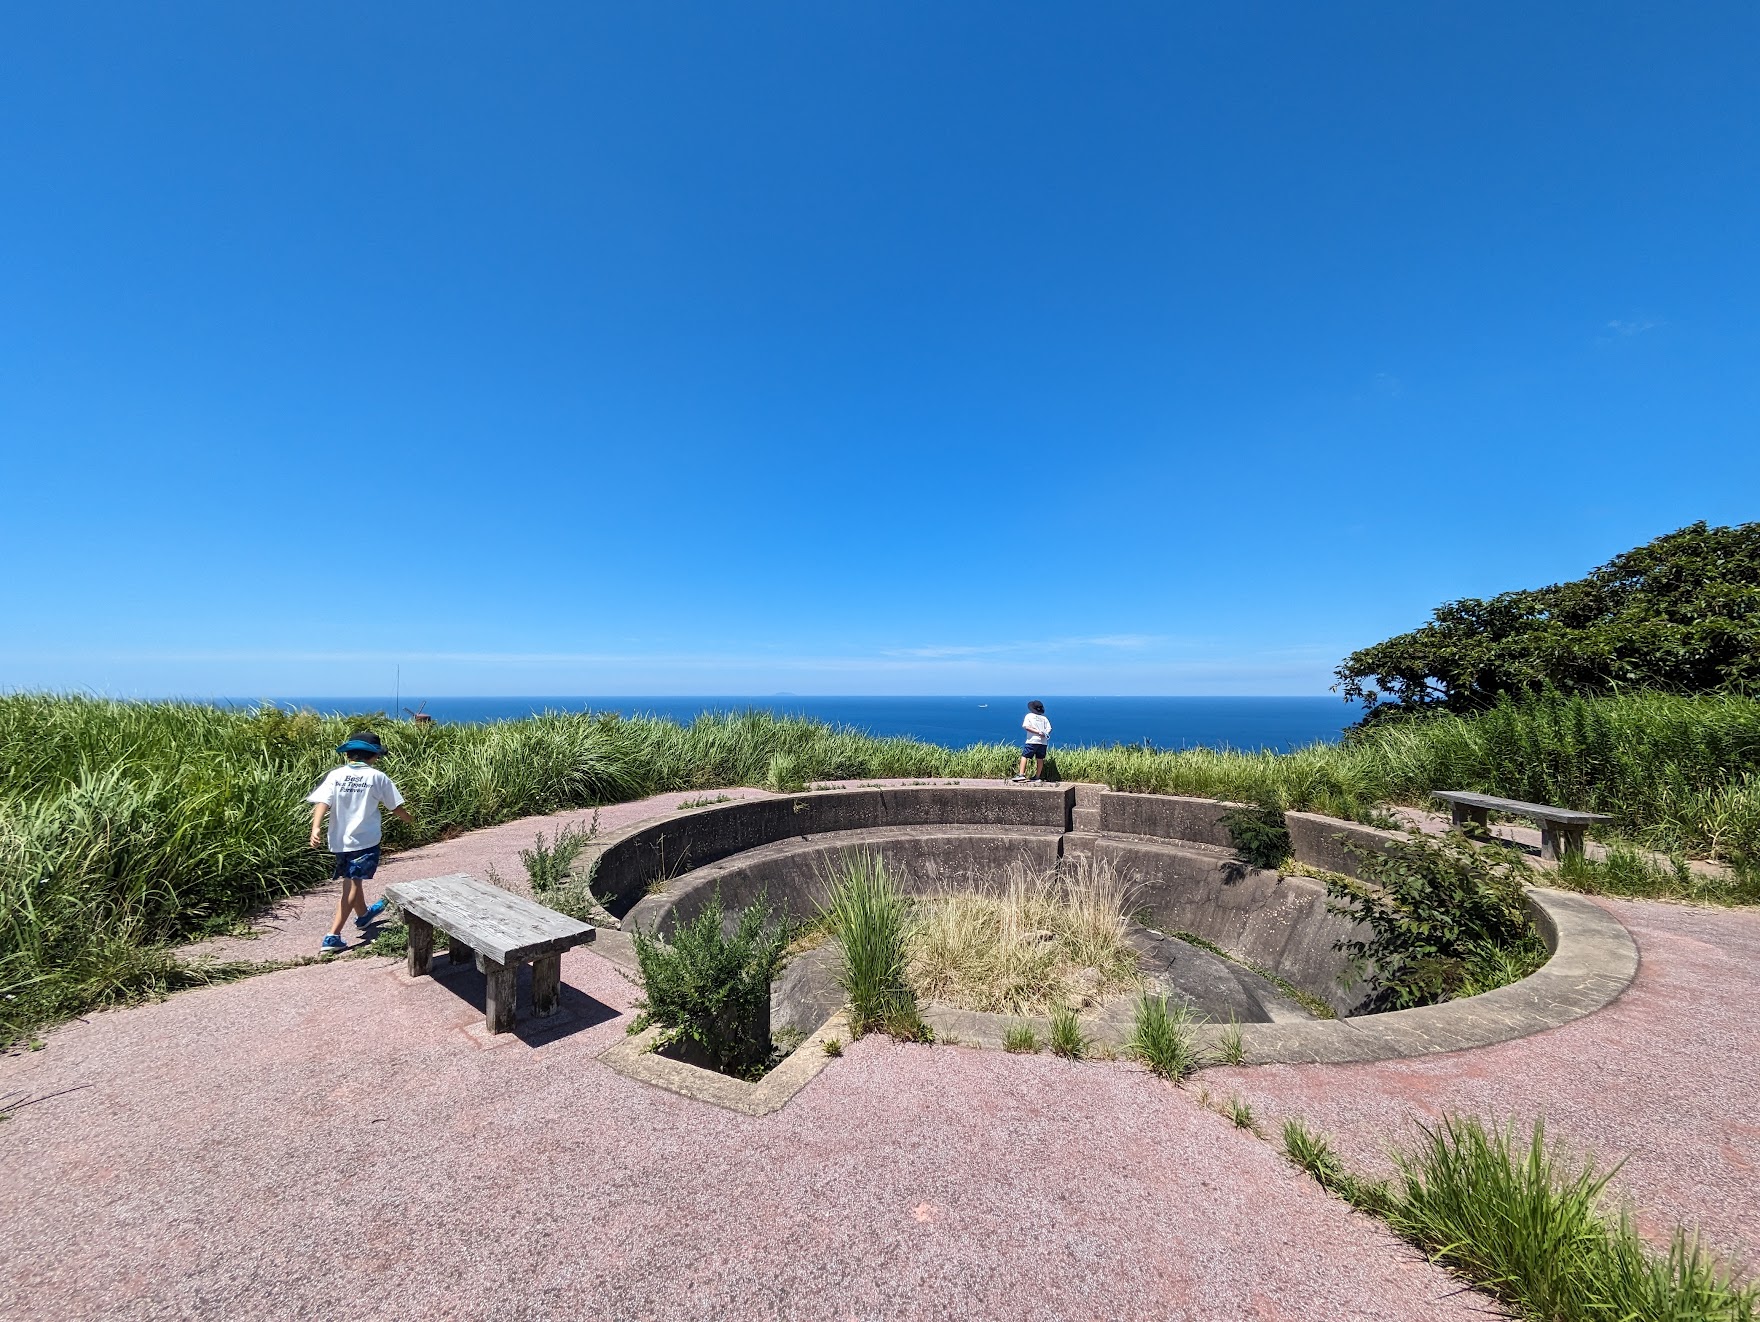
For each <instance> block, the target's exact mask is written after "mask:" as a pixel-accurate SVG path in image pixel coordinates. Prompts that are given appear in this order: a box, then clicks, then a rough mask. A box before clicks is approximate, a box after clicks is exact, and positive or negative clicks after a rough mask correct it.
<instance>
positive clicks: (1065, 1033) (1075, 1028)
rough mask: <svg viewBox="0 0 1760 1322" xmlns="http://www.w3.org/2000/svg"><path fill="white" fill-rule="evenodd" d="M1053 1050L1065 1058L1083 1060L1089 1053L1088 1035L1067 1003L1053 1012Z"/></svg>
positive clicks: (1054, 1053) (1053, 1052) (1055, 1053)
mask: <svg viewBox="0 0 1760 1322" xmlns="http://www.w3.org/2000/svg"><path fill="white" fill-rule="evenodd" d="M1051 1052H1052V1054H1053V1055H1057V1056H1062V1057H1063V1058H1064V1059H1065V1060H1081V1059H1082V1058H1083V1057H1084V1056H1086V1055H1087V1054H1088V1037H1087V1034H1085V1033H1084V1032H1082V1024H1081V1020H1079V1019H1078V1018H1076V1012H1075V1011H1074V1010H1072V1009H1070V1007H1069V1006H1067V1005H1060V1006H1058V1007H1057V1008H1056V1009H1054V1010H1053V1011H1052V1012H1051Z"/></svg>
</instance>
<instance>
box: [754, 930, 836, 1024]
mask: <svg viewBox="0 0 1760 1322" xmlns="http://www.w3.org/2000/svg"><path fill="white" fill-rule="evenodd" d="M842 973H843V947H842V946H840V945H839V944H838V943H837V942H836V941H827V942H826V943H825V944H824V945H821V946H815V947H814V948H813V949H811V950H803V951H802V952H801V953H800V954H798V955H795V956H793V957H792V958H790V959H789V961H788V963H787V964H786V965H784V967H783V970H782V972H781V973H780V974H779V975H778V976H777V978H776V980H775V981H774V982H773V983H771V985H770V1031H771V1033H772V1034H776V1033H783V1032H796V1033H811V1032H813V1031H815V1030H816V1029H817V1028H818V1027H819V1025H820V1024H822V1023H824V1022H825V1021H826V1020H827V1019H829V1018H831V1016H832V1015H834V1014H836V1013H837V1012H838V1011H839V1010H841V1009H842V1008H843V1002H844V992H843V987H842V985H841V983H840V982H839V979H840V977H841V976H842Z"/></svg>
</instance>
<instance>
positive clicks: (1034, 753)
mask: <svg viewBox="0 0 1760 1322" xmlns="http://www.w3.org/2000/svg"><path fill="white" fill-rule="evenodd" d="M1021 756H1022V757H1044V756H1045V745H1044V744H1022V745H1021Z"/></svg>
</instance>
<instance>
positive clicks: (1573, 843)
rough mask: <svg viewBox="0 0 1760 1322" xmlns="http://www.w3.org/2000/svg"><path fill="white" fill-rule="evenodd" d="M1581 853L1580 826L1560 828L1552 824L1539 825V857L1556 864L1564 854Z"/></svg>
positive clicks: (1543, 823)
mask: <svg viewBox="0 0 1760 1322" xmlns="http://www.w3.org/2000/svg"><path fill="white" fill-rule="evenodd" d="M1582 853H1583V828H1582V827H1580V826H1560V825H1557V824H1556V823H1553V822H1541V823H1540V857H1541V858H1543V859H1550V860H1551V861H1552V862H1554V863H1556V862H1558V861H1559V860H1560V859H1561V858H1562V857H1563V856H1564V855H1565V854H1576V855H1577V856H1579V857H1581V856H1582Z"/></svg>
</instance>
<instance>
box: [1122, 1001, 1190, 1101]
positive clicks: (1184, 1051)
mask: <svg viewBox="0 0 1760 1322" xmlns="http://www.w3.org/2000/svg"><path fill="white" fill-rule="evenodd" d="M1192 1026H1193V1025H1192V1012H1191V1008H1190V1007H1189V1006H1187V1005H1186V1004H1185V1002H1183V1001H1180V1002H1178V1003H1176V1004H1173V1005H1171V1006H1170V1005H1169V1003H1168V998H1167V997H1165V996H1144V997H1142V998H1141V999H1140V1000H1138V1002H1137V1021H1136V1028H1135V1031H1133V1032H1132V1034H1131V1040H1130V1043H1129V1050H1130V1053H1131V1055H1132V1056H1134V1057H1136V1059H1138V1060H1140V1061H1142V1062H1143V1064H1145V1065H1147V1066H1148V1067H1149V1069H1150V1070H1151V1071H1152V1072H1153V1073H1155V1074H1158V1075H1160V1076H1161V1077H1162V1078H1164V1079H1168V1080H1171V1081H1172V1082H1174V1083H1179V1082H1180V1081H1181V1080H1183V1079H1184V1078H1185V1077H1186V1076H1187V1075H1188V1074H1190V1073H1191V1072H1192V1071H1193V1070H1194V1069H1195V1068H1197V1064H1198V1059H1197V1057H1198V1052H1197V1044H1196V1041H1195V1037H1194V1034H1193V1032H1192Z"/></svg>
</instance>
